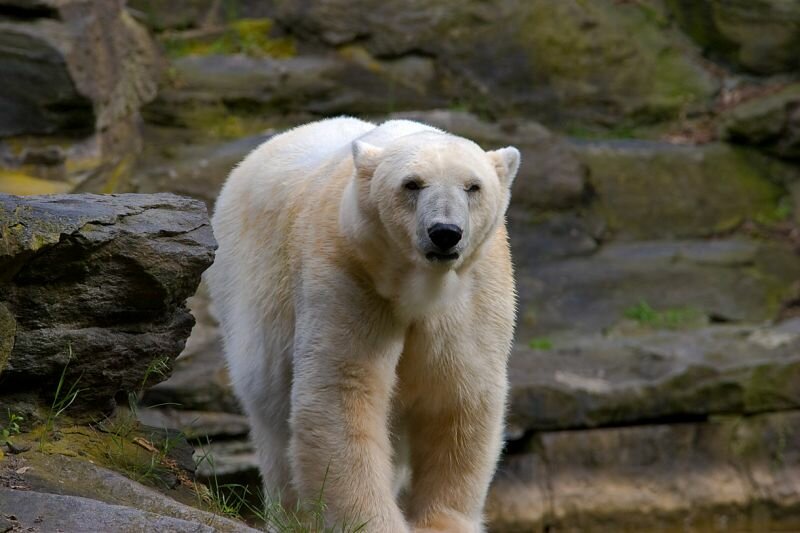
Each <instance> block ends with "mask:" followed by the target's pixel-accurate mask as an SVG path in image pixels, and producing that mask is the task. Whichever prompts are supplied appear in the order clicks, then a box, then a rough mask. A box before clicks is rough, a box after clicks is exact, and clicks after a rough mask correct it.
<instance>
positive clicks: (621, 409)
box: [509, 318, 800, 431]
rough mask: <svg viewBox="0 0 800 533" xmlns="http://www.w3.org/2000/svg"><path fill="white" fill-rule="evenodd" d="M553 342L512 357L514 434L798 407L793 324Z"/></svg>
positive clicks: (797, 328) (797, 338)
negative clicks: (525, 431)
mask: <svg viewBox="0 0 800 533" xmlns="http://www.w3.org/2000/svg"><path fill="white" fill-rule="evenodd" d="M553 343H554V347H553V348H552V349H550V350H541V349H540V350H532V349H529V348H526V347H523V346H521V345H520V346H518V347H517V348H516V349H515V351H514V354H513V357H512V360H511V366H510V368H511V370H510V376H511V385H512V387H511V401H510V411H509V422H510V423H511V425H512V426H514V427H516V428H518V429H521V430H536V431H539V430H552V429H565V428H579V427H596V426H609V425H625V424H634V423H642V421H643V420H644V421H647V420H675V419H692V418H705V417H708V416H710V415H717V414H725V413H742V414H753V413H759V412H765V411H779V410H785V409H800V318H797V319H793V320H791V321H788V322H785V323H783V324H781V325H779V326H774V327H762V328H756V327H752V326H750V327H743V326H711V327H706V328H701V329H696V330H689V331H668V330H662V331H652V330H647V329H643V330H640V331H639V333H638V335H627V336H611V337H601V336H595V337H588V338H584V339H578V340H566V339H563V340H559V339H554V340H553Z"/></svg>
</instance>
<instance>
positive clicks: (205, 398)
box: [142, 284, 241, 413]
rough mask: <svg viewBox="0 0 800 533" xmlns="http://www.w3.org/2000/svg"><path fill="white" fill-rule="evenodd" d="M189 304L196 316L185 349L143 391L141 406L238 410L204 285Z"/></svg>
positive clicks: (239, 410) (229, 411) (215, 322)
mask: <svg viewBox="0 0 800 533" xmlns="http://www.w3.org/2000/svg"><path fill="white" fill-rule="evenodd" d="M189 307H190V309H191V310H192V314H193V315H194V316H195V317H196V318H197V323H196V324H195V326H194V329H192V334H191V335H190V337H189V339H188V340H187V341H186V348H185V349H184V351H183V352H182V353H181V355H180V356H179V357H178V359H177V360H176V361H175V368H174V371H173V373H172V375H171V376H170V378H169V379H167V380H166V381H164V382H162V383H158V384H157V385H155V386H154V387H151V388H149V389H148V390H147V391H145V393H144V396H143V397H142V403H143V404H144V405H150V406H153V405H165V404H166V405H169V406H175V407H177V408H179V409H189V410H195V411H219V412H227V413H239V412H241V408H240V407H239V404H238V401H237V400H236V397H235V396H234V393H233V388H232V387H231V383H230V377H229V376H228V371H227V368H226V367H225V358H224V357H223V353H222V339H221V337H220V333H219V325H218V323H217V321H216V319H215V318H214V316H213V314H212V312H211V309H210V301H209V296H208V292H207V288H206V286H205V284H201V285H200V289H199V290H198V291H197V294H195V295H194V296H193V297H192V298H191V299H190V300H189Z"/></svg>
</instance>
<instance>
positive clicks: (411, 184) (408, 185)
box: [403, 180, 422, 191]
mask: <svg viewBox="0 0 800 533" xmlns="http://www.w3.org/2000/svg"><path fill="white" fill-rule="evenodd" d="M403 188H404V189H405V190H407V191H418V190H420V189H421V188H422V185H421V184H420V182H418V181H417V180H408V181H407V182H405V183H404V184H403Z"/></svg>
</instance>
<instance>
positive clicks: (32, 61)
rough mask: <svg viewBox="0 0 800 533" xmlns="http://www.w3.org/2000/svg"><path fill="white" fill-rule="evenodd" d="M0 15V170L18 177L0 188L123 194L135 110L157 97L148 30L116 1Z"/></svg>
mask: <svg viewBox="0 0 800 533" xmlns="http://www.w3.org/2000/svg"><path fill="white" fill-rule="evenodd" d="M0 14H2V16H1V17H0V78H2V79H3V80H6V82H7V83H5V84H4V90H3V92H2V94H0V107H2V109H3V113H0V139H5V140H3V141H2V143H0V170H2V168H3V167H4V168H5V170H6V171H8V170H9V169H11V170H15V171H16V172H17V173H18V174H20V176H21V177H20V176H17V179H12V178H13V176H10V175H8V173H7V172H6V173H5V175H0V186H2V187H3V190H4V191H6V192H9V191H15V190H24V189H23V187H24V186H25V183H24V180H23V179H22V178H23V177H27V178H28V179H30V178H31V177H33V178H41V179H46V180H50V181H55V182H68V183H69V184H70V185H71V187H76V186H78V185H79V184H81V183H83V182H87V181H88V182H89V184H90V185H91V186H93V187H95V188H101V187H102V186H103V184H107V185H108V187H109V188H112V189H113V188H114V187H115V186H117V185H119V183H118V182H119V181H120V177H121V175H123V174H125V172H126V171H127V170H129V166H130V158H131V155H132V154H135V152H136V151H137V150H138V149H139V147H140V143H141V140H140V136H139V131H138V121H139V115H138V110H139V108H140V107H141V106H142V105H143V104H144V103H145V102H148V101H150V100H152V99H153V98H154V97H155V93H156V88H157V83H156V81H157V80H156V78H157V73H158V53H157V50H156V48H155V46H154V43H153V42H152V41H151V40H150V38H149V37H148V35H147V33H146V31H145V30H144V29H143V28H142V27H140V26H139V25H138V24H137V23H136V22H135V21H134V20H133V19H132V18H131V16H130V15H129V14H128V12H127V11H126V10H125V6H124V2H123V1H121V0H109V1H104V2H95V1H92V0H37V1H30V2H26V1H22V0H0ZM42 136H45V137H42ZM108 180H112V181H113V180H116V182H114V183H108ZM21 181H22V183H20V182H21Z"/></svg>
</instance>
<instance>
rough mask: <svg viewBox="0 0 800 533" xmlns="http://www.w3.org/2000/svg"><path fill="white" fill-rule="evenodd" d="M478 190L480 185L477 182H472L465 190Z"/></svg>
mask: <svg viewBox="0 0 800 533" xmlns="http://www.w3.org/2000/svg"><path fill="white" fill-rule="evenodd" d="M479 190H481V186H480V185H478V184H477V183H473V184H472V185H470V186H469V187H467V192H478V191H479Z"/></svg>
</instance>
